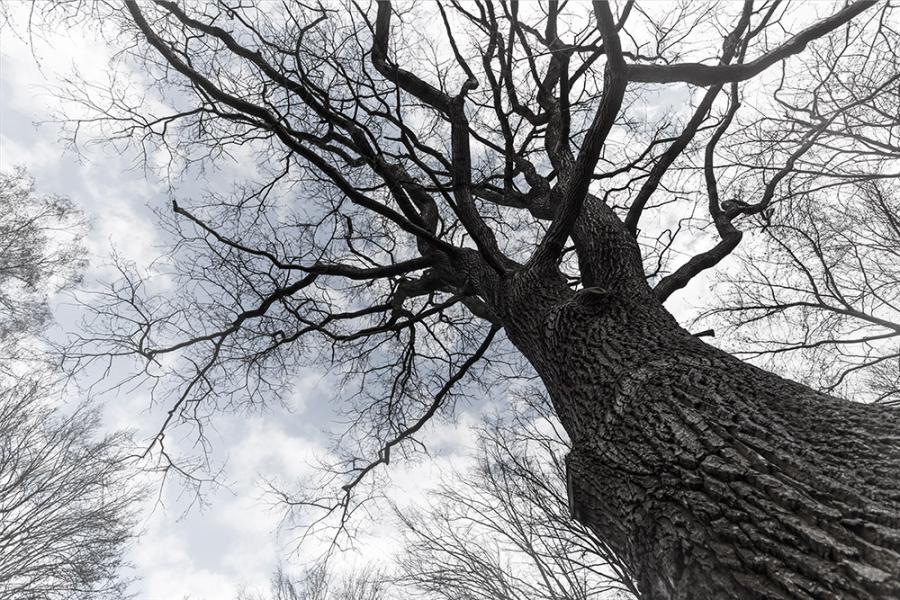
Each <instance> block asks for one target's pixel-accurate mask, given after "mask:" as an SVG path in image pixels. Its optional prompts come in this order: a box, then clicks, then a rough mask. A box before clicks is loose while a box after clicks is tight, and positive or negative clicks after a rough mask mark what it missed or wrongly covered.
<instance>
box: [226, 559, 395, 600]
mask: <svg viewBox="0 0 900 600" xmlns="http://www.w3.org/2000/svg"><path fill="white" fill-rule="evenodd" d="M388 588H389V583H388V581H387V580H386V579H385V578H384V576H383V575H382V574H381V573H379V572H378V571H376V570H375V569H373V568H371V567H369V568H364V569H362V570H360V571H355V572H351V573H349V574H346V575H344V576H342V577H336V576H335V575H334V574H333V573H331V572H330V571H329V568H328V564H327V563H320V564H318V565H315V566H313V567H311V568H308V569H306V570H304V571H303V572H302V573H301V574H300V575H296V576H292V575H289V574H287V573H286V572H285V571H284V570H283V569H278V570H276V571H275V573H274V574H273V575H272V581H271V588H270V590H269V594H268V595H254V594H248V593H242V594H240V595H239V596H238V599H239V600H385V599H386V598H387V595H386V590H387V589H388Z"/></svg>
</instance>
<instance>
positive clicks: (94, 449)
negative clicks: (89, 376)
mask: <svg viewBox="0 0 900 600" xmlns="http://www.w3.org/2000/svg"><path fill="white" fill-rule="evenodd" d="M83 226H84V219H83V217H82V215H81V213H80V212H79V211H78V210H76V208H75V207H74V205H73V204H72V203H71V202H70V201H69V200H67V199H65V198H60V197H56V196H39V195H37V194H36V193H35V191H34V188H33V185H32V181H31V179H30V178H29V177H28V175H27V174H26V172H25V171H24V170H21V169H20V170H17V171H16V172H14V173H11V174H3V175H0V600H62V599H66V600H79V599H84V600H100V599H110V600H112V599H119V598H122V597H124V596H125V595H126V591H127V590H126V588H127V585H126V584H127V581H126V580H125V579H124V578H123V573H122V567H123V565H124V558H123V556H124V551H125V549H126V546H127V544H128V543H129V542H130V541H131V540H132V539H133V538H134V536H135V529H134V527H135V510H136V507H137V504H138V500H139V499H140V497H141V494H140V488H139V487H138V486H137V485H136V484H135V483H134V482H133V481H132V480H131V478H132V476H133V475H134V470H133V469H132V468H131V467H130V466H129V464H130V463H129V462H128V460H127V458H126V456H125V449H126V447H127V442H128V439H127V436H126V435H125V434H122V433H117V434H112V435H105V436H103V435H100V416H99V414H98V412H97V411H96V410H94V409H92V408H91V407H89V406H87V405H85V404H80V405H78V406H77V407H75V408H74V409H71V407H70V408H69V409H67V410H63V409H58V408H55V407H54V404H55V403H61V401H62V399H63V395H62V394H63V390H62V389H60V385H59V384H60V381H59V380H60V378H61V377H62V376H61V375H60V373H59V372H57V371H55V370H54V369H53V368H52V366H51V365H50V361H49V360H48V359H47V356H46V354H45V352H44V351H43V350H42V348H41V345H40V344H36V343H35V342H36V340H37V338H38V337H39V336H40V335H41V334H42V332H43V331H44V329H45V327H46V326H47V325H48V324H49V323H50V321H51V314H50V309H49V305H48V295H49V294H51V293H53V292H57V291H59V290H61V289H62V288H65V287H68V286H71V285H73V284H74V283H75V282H77V281H78V280H79V279H80V276H81V272H82V269H83V267H84V264H85V261H84V253H83V249H82V247H81V243H80V242H81V238H82V235H83V233H84V227H83Z"/></svg>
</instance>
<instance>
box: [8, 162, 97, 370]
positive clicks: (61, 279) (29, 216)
mask: <svg viewBox="0 0 900 600" xmlns="http://www.w3.org/2000/svg"><path fill="white" fill-rule="evenodd" d="M83 230H84V218H83V215H82V214H81V213H80V212H79V211H78V210H76V209H75V207H74V206H73V205H72V203H71V202H70V201H69V200H68V199H67V198H62V197H59V196H39V195H38V194H37V193H36V192H35V190H34V182H33V181H32V179H31V177H29V175H28V173H27V172H26V171H25V170H24V169H23V168H19V169H17V170H15V171H13V172H10V173H0V369H2V370H3V371H6V369H7V368H8V367H9V366H10V365H11V364H12V360H13V359H18V360H22V359H23V358H24V356H23V355H24V353H25V352H26V348H25V347H23V346H22V344H21V342H22V341H23V340H25V339H31V340H33V339H34V338H35V336H37V335H38V334H40V333H41V332H42V331H43V329H44V328H45V327H46V326H47V324H48V323H49V322H50V321H51V314H50V309H49V306H48V304H47V297H48V295H50V294H53V293H55V292H58V291H60V290H61V289H63V288H64V287H66V286H71V285H73V284H75V283H77V281H78V280H79V278H80V277H81V273H82V271H83V269H84V267H85V259H84V249H83V248H82V246H81V243H80V240H81V238H80V232H83ZM19 364H21V363H19Z"/></svg>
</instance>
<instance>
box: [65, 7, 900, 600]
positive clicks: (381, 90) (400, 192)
mask: <svg viewBox="0 0 900 600" xmlns="http://www.w3.org/2000/svg"><path fill="white" fill-rule="evenodd" d="M58 7H59V8H60V11H59V12H56V13H54V14H57V15H60V14H61V15H64V16H67V17H66V18H72V19H75V18H84V19H89V20H91V21H92V22H96V23H99V24H100V27H101V28H102V29H103V31H104V32H113V33H112V34H111V35H110V39H111V42H112V43H115V44H118V45H119V48H120V50H121V52H120V53H118V54H117V55H116V56H117V60H118V61H119V62H118V63H117V64H120V65H126V66H131V67H132V68H134V69H136V70H139V71H140V73H141V74H142V77H143V80H144V81H149V86H150V88H151V89H152V90H155V91H156V92H157V93H156V96H155V97H153V99H152V100H153V101H152V102H142V100H143V99H144V98H146V96H144V95H140V94H134V93H131V91H130V90H131V88H129V89H119V88H115V87H114V88H113V89H112V93H111V94H110V93H107V94H103V93H102V91H103V90H102V88H97V87H87V86H81V87H77V86H72V87H70V88H69V92H68V93H69V95H70V100H73V101H75V102H76V103H78V104H79V105H80V106H81V107H82V109H84V108H87V109H88V110H91V111H93V112H92V113H91V116H89V117H78V116H73V121H72V122H73V123H74V124H75V125H76V127H75V128H74V131H75V132H77V131H79V128H78V127H77V125H78V124H79V123H83V120H82V121H79V119H89V120H90V121H91V122H92V123H101V124H102V125H103V126H105V127H106V128H107V130H106V133H107V134H108V136H109V137H110V138H111V139H112V140H113V141H114V142H115V143H120V144H129V143H133V144H136V145H137V148H138V149H140V150H143V151H146V152H150V151H153V152H168V153H169V156H170V157H171V161H170V163H169V164H168V165H167V166H168V167H184V168H185V169H187V171H186V172H187V173H192V172H194V173H196V172H198V171H197V170H196V169H197V168H199V167H207V166H209V165H210V164H220V165H221V164H226V163H224V162H222V161H227V159H228V158H229V156H235V155H238V153H239V155H240V156H241V157H255V159H256V160H257V162H258V164H257V167H258V171H259V173H258V181H252V182H247V183H246V185H245V186H243V187H241V188H238V189H237V190H236V191H235V193H234V194H233V195H224V196H221V195H220V196H216V195H210V197H208V198H205V199H196V200H193V201H190V202H188V201H187V200H184V199H181V201H177V199H176V201H173V203H172V209H173V210H172V211H171V213H170V214H169V216H168V217H167V218H166V219H167V223H168V226H169V227H170V229H171V230H172V232H173V233H175V234H176V235H178V236H179V237H180V240H179V242H178V245H177V253H176V255H175V256H176V258H175V259H174V265H173V267H172V272H171V273H170V274H169V275H170V277H171V278H173V279H174V284H175V285H173V286H172V287H171V289H175V290H178V291H179V292H180V294H179V295H178V297H177V298H175V299H171V298H167V297H164V296H156V295H153V294H152V293H150V291H149V288H147V287H146V282H145V281H144V280H143V279H142V278H141V277H138V276H137V275H136V274H135V273H133V272H129V271H126V272H125V273H124V277H123V279H122V280H121V281H119V282H117V283H115V284H114V285H113V286H112V287H111V288H110V290H109V293H108V296H107V299H108V302H107V303H106V304H101V305H98V306H97V307H96V311H97V318H98V321H97V326H98V328H97V331H98V332H101V333H97V334H96V335H94V336H90V337H89V338H87V339H84V340H81V343H80V344H76V345H75V347H74V348H73V349H72V355H73V357H75V358H79V359H80V360H81V361H82V364H83V363H84V362H89V361H91V360H92V359H96V358H102V359H103V360H107V359H108V358H109V357H110V356H130V357H134V358H136V359H138V360H139V361H141V362H142V369H143V373H144V374H145V375H146V376H147V377H149V378H151V379H157V380H160V381H162V382H163V385H158V386H156V388H155V389H156V391H157V392H164V393H165V394H171V396H167V399H168V397H171V398H173V400H171V401H170V411H169V413H168V415H167V418H166V419H165V420H164V422H163V423H162V424H161V429H160V432H159V435H158V436H157V437H156V438H155V440H154V445H155V446H156V447H158V448H162V443H163V441H164V439H165V438H164V436H165V432H166V430H168V429H169V428H170V427H173V426H175V425H177V424H179V423H192V422H193V423H196V424H200V425H202V424H203V422H204V421H205V420H206V419H208V418H209V417H210V416H211V415H212V414H214V413H215V412H216V411H217V410H221V409H223V408H224V409H227V408H231V407H234V406H240V405H244V404H246V403H248V402H250V403H255V402H262V401H265V400H266V399H267V398H268V397H270V395H271V394H270V392H273V391H274V392H278V391H279V390H281V389H283V388H284V386H285V385H286V384H287V383H288V382H289V376H290V374H291V373H293V372H294V371H295V370H296V369H297V368H299V367H300V366H304V365H309V364H313V363H315V362H316V361H319V364H322V363H324V364H327V365H332V366H333V367H334V368H336V369H340V371H341V373H343V374H345V375H347V383H348V384H354V387H353V388H352V389H355V393H354V392H353V391H349V392H347V393H346V394H345V395H344V396H343V397H342V398H340V400H342V401H343V404H342V405H343V406H344V408H345V410H346V411H347V412H349V413H350V414H351V416H352V418H353V422H354V424H355V427H354V428H353V430H352V432H351V434H349V435H348V436H346V437H345V438H344V439H343V442H344V444H343V445H342V448H344V450H345V452H346V456H345V458H346V459H345V460H343V461H341V462H340V463H339V464H336V465H332V467H333V468H332V470H331V476H332V479H331V480H330V482H328V481H326V482H325V483H330V486H327V487H320V486H317V487H318V489H315V490H309V493H308V494H306V495H301V496H295V497H290V496H288V497H286V500H287V501H288V502H289V503H291V504H292V505H293V506H295V507H300V508H304V509H306V511H307V514H310V515H313V516H312V517H311V518H312V521H313V522H314V523H321V522H323V521H322V519H326V518H327V517H329V516H330V517H333V518H335V519H336V520H337V524H338V525H339V527H343V526H345V525H346V523H347V520H348V518H349V517H350V516H351V515H352V514H354V513H356V511H358V510H359V508H360V506H361V500H360V497H361V496H360V495H359V494H354V493H353V492H354V490H356V491H359V486H361V485H365V484H366V482H367V481H371V479H367V476H369V475H370V474H372V473H373V472H374V470H375V469H376V468H377V467H379V466H380V465H383V464H387V463H389V462H390V460H391V459H392V458H396V457H397V456H398V455H402V453H403V452H404V451H408V450H412V449H414V448H416V444H415V442H416V436H417V435H420V434H421V432H422V428H423V427H424V426H425V424H426V423H427V422H428V421H429V420H431V419H432V418H433V417H435V416H436V415H438V414H439V413H441V412H442V411H448V410H450V409H451V408H452V400H453V399H454V396H455V392H454V386H456V384H458V383H459V382H460V381H462V380H463V379H466V378H467V377H468V378H471V377H473V376H479V377H481V378H482V380H483V381H484V382H486V383H489V382H490V379H489V377H491V376H493V375H494V374H496V373H497V372H498V371H499V369H498V368H497V367H498V365H499V364H500V362H501V361H505V360H513V359H512V358H511V353H512V352H513V351H514V350H513V349H515V351H516V352H519V353H521V356H522V357H524V359H525V360H527V362H528V363H529V364H530V366H531V367H532V368H533V369H534V371H535V372H536V373H537V374H538V375H539V377H540V379H541V381H542V382H543V384H544V385H545V386H546V389H547V391H548V393H549V396H550V398H551V400H552V402H553V406H554V410H555V413H556V416H557V417H558V418H559V420H560V422H561V423H562V426H563V427H564V428H565V430H566V433H567V435H568V437H569V439H570V440H571V444H572V449H571V452H570V453H569V455H568V457H567V460H566V468H567V481H568V482H569V485H568V491H569V494H568V496H569V504H570V507H571V511H572V514H573V515H574V516H575V517H576V518H577V519H578V520H579V521H581V522H582V523H583V524H584V525H585V526H586V527H588V528H590V529H591V530H592V531H593V532H594V533H595V534H596V535H597V536H598V538H599V539H602V540H603V541H604V543H606V544H607V545H608V546H609V547H610V548H611V549H612V550H613V551H614V552H615V553H616V555H617V556H618V557H619V558H620V559H621V560H622V562H623V563H624V564H626V565H627V566H628V570H629V571H630V572H631V573H633V575H634V577H635V579H636V581H637V583H638V587H639V589H640V591H641V593H642V594H643V595H645V596H646V597H648V598H687V597H691V598H741V597H766V598H785V597H793V598H823V597H833V598H871V597H889V596H896V595H900V580H898V573H900V568H898V557H900V542H898V540H900V533H898V527H900V526H898V523H897V519H896V515H897V514H898V511H900V507H898V498H900V488H898V485H900V483H898V482H900V476H898V474H900V445H898V444H897V443H896V431H897V428H898V426H900V413H898V412H897V411H896V410H895V409H894V408H892V407H887V406H881V405H863V404H858V403H852V402H847V401H845V400H842V399H839V398H836V397H832V396H828V395H825V394H822V393H820V392H818V391H816V390H814V389H811V388H809V387H807V386H804V385H801V384H798V383H795V382H792V381H788V380H785V379H782V378H781V377H779V376H777V375H774V374H772V373H770V372H766V371H764V370H762V369H759V368H757V367H754V366H751V365H749V364H746V363H744V362H742V361H740V360H738V359H737V358H735V357H734V356H732V355H730V354H728V353H726V352H724V351H722V350H719V349H717V348H714V347H712V346H710V345H708V344H706V343H704V342H703V341H702V340H701V339H698V337H697V336H694V335H691V334H690V332H688V331H686V330H685V329H683V328H682V327H681V326H680V325H679V324H678V323H677V321H676V320H675V319H674V318H673V317H672V315H671V314H669V312H668V311H667V310H666V309H665V308H664V307H663V302H664V301H665V300H666V299H667V298H668V297H670V296H671V294H673V293H674V292H676V291H677V290H679V289H681V288H682V287H684V286H685V285H687V284H688V282H690V281H691V280H692V279H693V278H694V277H696V276H697V275H698V274H699V273H701V272H703V271H705V270H707V269H709V268H711V267H714V266H715V265H717V264H718V263H719V262H720V261H721V260H722V259H723V258H725V257H726V256H728V255H729V254H730V253H731V252H732V251H733V250H734V249H735V248H736V247H737V245H738V244H739V243H740V241H741V239H742V237H743V231H742V228H746V227H747V225H745V223H748V222H750V221H751V219H752V217H753V216H754V215H766V214H769V213H768V211H769V210H770V209H771V208H772V203H773V201H774V200H775V199H776V198H778V197H780V196H782V195H783V194H785V193H789V186H788V183H789V180H788V179H787V178H788V176H789V175H791V174H792V173H795V172H796V171H797V168H798V161H799V159H800V158H802V157H803V156H804V155H806V153H807V152H809V151H810V150H811V149H812V147H813V145H814V144H815V143H816V140H817V139H819V138H820V136H821V135H823V134H826V133H827V132H828V131H829V127H830V125H831V124H833V123H835V122H836V121H838V119H839V118H840V114H841V113H840V110H843V109H842V106H840V105H839V106H837V107H836V108H828V107H825V108H823V109H822V110H823V111H825V112H823V113H822V118H823V119H824V120H820V119H818V117H817V118H816V119H814V123H815V125H814V126H813V128H812V129H809V130H808V133H806V134H801V135H796V134H794V133H795V132H789V133H791V134H790V135H785V136H784V145H783V146H782V149H783V151H778V152H771V153H769V155H770V156H771V161H770V163H768V164H767V165H766V168H764V169H755V170H754V173H756V175H757V178H756V181H757V183H758V184H759V185H756V186H751V187H748V188H746V189H745V192H744V193H743V194H741V195H740V196H739V197H734V198H732V197H731V196H732V193H733V194H734V195H735V196H737V192H738V191H739V188H738V184H739V182H740V177H739V175H740V173H738V174H735V173H734V169H733V166H734V165H729V164H727V163H725V162H723V157H722V153H724V152H725V149H726V148H729V147H734V146H733V144H732V142H734V141H735V140H743V139H746V137H745V136H742V135H740V134H741V131H742V128H741V127H739V124H740V123H741V118H740V116H741V115H743V114H744V113H745V112H746V111H753V112H756V111H766V110H768V109H769V105H768V104H767V100H766V99H767V98H770V97H771V94H768V93H767V90H771V89H772V87H771V85H770V84H771V81H770V79H771V77H772V75H773V73H775V74H776V75H777V72H776V71H773V70H771V69H770V68H771V67H774V66H776V65H779V64H781V63H783V62H784V61H787V63H786V64H787V65H788V66H787V67H786V69H788V71H787V73H788V74H790V73H791V72H792V71H791V69H792V68H794V67H795V66H796V62H795V61H794V60H793V58H792V57H794V56H795V55H798V54H801V53H803V52H804V51H805V52H806V53H807V56H816V55H817V54H816V53H817V52H819V49H820V48H822V47H824V46H828V45H829V44H832V43H833V42H832V41H831V40H832V39H834V38H835V37H838V38H840V37H841V36H846V35H847V32H848V31H850V30H849V29H847V27H848V23H857V24H858V25H859V31H862V32H864V35H865V37H866V39H869V40H874V39H876V38H877V37H878V36H879V35H882V33H883V32H884V31H886V28H887V27H889V26H890V24H892V23H894V22H895V21H896V17H897V13H896V9H895V7H894V6H893V5H892V4H891V3H876V2H874V1H870V0H865V1H863V0H861V1H856V2H852V3H849V4H846V5H843V6H831V5H828V6H825V5H816V7H815V8H813V9H812V10H805V9H804V7H802V6H799V5H796V4H791V3H787V2H779V1H777V0H772V1H770V2H765V1H763V2H754V1H752V0H748V1H746V2H744V3H743V4H742V5H740V6H739V5H737V4H720V5H714V6H706V5H700V4H687V3H685V4H678V5H663V6H661V5H647V6H641V5H638V4H637V3H636V2H632V1H630V0H629V1H626V2H623V3H620V4H618V5H615V6H614V5H611V4H608V3H605V2H596V3H594V4H593V5H592V6H591V7H590V9H591V10H589V7H588V6H587V5H583V4H575V3H565V2H562V3H560V2H549V3H548V4H547V5H546V6H534V5H528V6H527V7H526V6H524V5H522V6H520V5H519V4H518V3H515V2H508V3H507V2H498V3H493V2H476V3H473V4H463V3H452V2H451V3H450V4H449V5H446V6H445V5H444V4H438V5H437V6H420V5H418V4H416V5H408V6H407V5H404V6H400V7H397V6H394V5H392V4H391V3H388V2H379V3H377V4H360V3H356V2H351V3H349V4H348V5H345V6H343V5H342V6H338V5H322V4H313V3H304V2H296V3H283V4H277V5H276V4H270V3H265V4H259V5H256V4H252V3H251V4H247V3H233V4H232V3H227V2H223V3H220V4H217V5H215V6H210V5H207V4H206V3H197V4H194V3H188V4H176V3H173V2H167V1H164V0H158V1H156V2H153V3H147V4H143V3H142V4H138V3H136V2H126V3H125V5H124V7H119V6H118V5H116V6H112V5H109V4H107V3H105V2H97V3H87V4H86V3H83V2H65V1H60V2H59V3H58ZM86 7H89V9H86ZM82 9H85V10H82ZM67 11H68V12H67ZM819 13H821V14H819ZM51 16H52V15H51ZM707 40H709V41H708V43H707ZM878 60H884V59H878ZM827 67H828V65H827V64H826V68H827ZM833 67H834V68H835V69H841V68H842V66H841V63H840V62H834V63H833ZM118 81H120V80H118V79H115V78H113V84H115V83H116V82H118ZM776 85H777V84H776ZM699 88H702V89H699ZM887 89H893V88H885V90H887ZM885 90H882V91H883V92H884V93H887V92H886V91H885ZM669 93H673V94H681V96H680V97H681V98H682V99H683V100H682V102H681V103H682V104H685V105H687V106H689V109H688V110H684V111H680V112H676V113H673V112H672V111H665V110H662V111H660V110H655V109H656V108H659V105H660V103H661V102H662V101H661V100H659V98H660V97H661V96H665V95H667V94H669ZM879 93H881V92H879ZM654 98H655V99H656V100H654ZM776 100H777V99H776ZM772 102H774V100H773V101H772ZM742 107H743V108H742ZM836 110H837V111H838V112H835V111H836ZM82 114H83V113H82ZM757 114H758V113H757ZM73 141H77V139H75V140H73ZM857 142H858V140H854V139H853V138H848V139H846V140H845V143H847V144H851V145H853V144H856V143H857ZM248 149H250V151H248ZM751 150H752V151H757V150H758V153H759V154H760V155H763V154H766V153H767V149H765V148H763V149H756V148H753V149H751ZM158 157H159V154H156V155H155V159H156V160H155V162H154V164H159V160H158ZM242 160H243V159H242ZM192 169H195V170H193V171H192ZM826 175H827V169H826ZM726 191H727V192H728V195H727V196H725V195H724V194H725V192H726ZM701 214H702V215H704V216H703V217H700V216H699V215H701ZM701 220H702V221H705V223H706V225H707V227H706V228H704V229H702V230H701V227H700V225H699V221H701ZM707 230H708V231H710V232H712V231H714V234H713V235H712V236H710V235H709V234H708V233H706V231H707ZM690 232H694V233H696V235H694V236H691V239H689V240H685V237H684V234H686V233H690ZM676 233H677V234H678V235H677V236H676ZM676 238H677V239H676ZM698 249H699V251H698ZM682 257H683V258H682ZM679 259H680V260H679ZM676 260H679V263H674V261H676ZM647 263H649V264H647ZM672 264H675V267H674V268H671V266H670V265H672ZM654 265H655V266H654ZM645 267H646V268H645ZM651 283H652V285H651ZM488 367H490V368H488ZM345 389H348V390H350V389H351V387H350V385H347V386H345ZM367 457H368V459H367ZM329 490H330V493H329ZM315 511H321V512H319V513H315ZM315 515H318V516H315Z"/></svg>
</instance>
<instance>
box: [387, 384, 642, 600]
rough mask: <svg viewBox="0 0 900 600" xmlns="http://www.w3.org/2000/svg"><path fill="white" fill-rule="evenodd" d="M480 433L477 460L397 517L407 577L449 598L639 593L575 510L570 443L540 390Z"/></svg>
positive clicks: (560, 598)
mask: <svg viewBox="0 0 900 600" xmlns="http://www.w3.org/2000/svg"><path fill="white" fill-rule="evenodd" d="M519 398H520V400H519V402H517V404H516V405H515V407H514V414H513V416H511V417H508V418H499V417H498V418H496V419H492V420H491V421H490V422H489V424H488V425H486V427H485V428H483V429H482V430H481V436H480V444H479V452H478V455H477V464H476V466H475V467H474V468H473V469H472V470H471V471H470V472H465V473H461V474H459V473H458V474H456V475H455V476H454V477H452V478H450V479H448V480H447V481H445V482H444V484H443V485H441V486H440V487H439V488H438V490H437V491H436V492H434V493H432V494H431V495H430V498H429V501H428V506H427V508H426V509H424V510H419V511H416V512H412V513H399V516H400V519H401V522H402V523H403V526H404V532H405V535H406V544H407V546H406V549H405V553H404V555H403V558H402V559H401V561H400V570H401V572H402V578H401V579H402V580H403V581H404V582H406V583H407V584H408V585H410V586H411V587H413V588H415V589H417V590H422V591H424V592H426V594H427V596H426V597H427V598H440V599H445V600H463V599H465V600H531V599H534V600H591V599H598V600H599V599H601V598H608V599H612V598H621V599H625V598H631V597H634V596H633V595H636V594H637V589H636V587H635V585H634V583H633V581H632V579H631V577H630V576H629V575H628V572H627V567H625V566H624V565H622V564H621V563H620V562H619V561H618V560H617V559H616V558H615V556H614V555H613V554H612V552H611V551H610V550H609V548H608V547H607V546H606V544H604V543H603V541H602V540H601V539H599V538H598V537H597V536H596V535H595V534H594V533H592V532H591V530H590V529H588V528H587V527H585V526H583V525H581V524H580V523H578V522H577V521H576V520H575V519H573V518H572V516H571V514H570V513H569V501H568V498H567V493H566V480H565V455H566V454H567V453H568V451H569V444H568V441H567V439H566V436H565V434H564V433H563V432H562V430H561V429H560V427H559V424H558V422H557V421H556V419H555V418H554V417H553V416H552V412H551V411H552V409H551V406H550V404H549V400H548V399H547V398H546V397H545V396H544V395H543V394H542V393H541V392H540V391H538V390H530V391H529V392H527V393H523V394H521V395H520V396H519Z"/></svg>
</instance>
